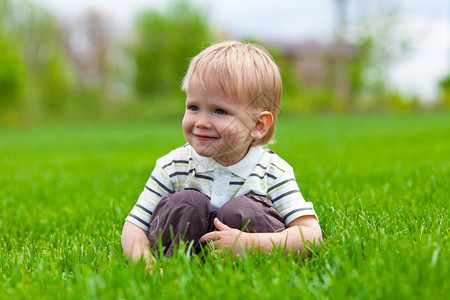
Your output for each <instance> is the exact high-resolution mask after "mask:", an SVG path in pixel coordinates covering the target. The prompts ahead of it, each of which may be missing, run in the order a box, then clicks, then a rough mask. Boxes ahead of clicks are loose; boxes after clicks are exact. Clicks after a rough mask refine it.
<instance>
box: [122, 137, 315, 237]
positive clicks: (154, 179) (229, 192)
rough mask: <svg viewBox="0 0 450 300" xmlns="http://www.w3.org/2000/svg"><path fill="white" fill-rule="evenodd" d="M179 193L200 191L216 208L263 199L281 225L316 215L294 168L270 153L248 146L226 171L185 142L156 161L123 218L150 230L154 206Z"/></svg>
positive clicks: (225, 168)
mask: <svg viewBox="0 0 450 300" xmlns="http://www.w3.org/2000/svg"><path fill="white" fill-rule="evenodd" d="M183 190H197V191H199V192H201V193H203V194H204V195H206V196H207V197H208V198H209V199H210V201H211V205H212V207H213V208H214V209H216V210H217V209H218V208H220V207H221V206H222V205H223V204H225V203H226V202H227V201H228V200H230V199H232V198H235V197H238V196H241V195H247V194H250V193H253V194H255V195H260V196H264V197H267V198H268V199H269V200H270V201H271V202H272V203H273V206H274V207H275V209H276V210H277V211H278V212H279V213H280V214H281V215H282V216H283V217H284V223H285V225H288V224H289V223H290V222H292V221H293V220H295V219H297V218H298V217H301V216H305V215H313V216H316V214H315V212H314V208H313V205H312V203H311V202H305V200H304V199H303V197H302V194H301V193H300V190H299V188H298V185H297V182H296V180H295V176H294V172H293V169H292V167H291V166H290V165H289V164H288V163H286V162H285V161H284V160H283V159H281V158H280V157H279V156H278V155H277V154H275V153H274V152H273V151H271V150H268V149H263V148H262V147H251V148H250V150H249V152H248V153H247V155H246V156H245V157H244V158H243V159H242V160H240V161H239V162H238V163H236V164H234V165H231V166H228V167H224V166H222V165H220V164H218V163H217V162H216V161H215V160H214V159H212V158H209V157H203V156H200V155H198V154H197V153H196V152H195V150H194V149H193V148H192V147H191V146H190V145H189V144H186V145H184V146H183V147H180V148H177V149H175V150H173V151H171V152H170V153H169V154H167V155H165V156H163V157H161V158H159V159H158V160H157V161H156V166H155V169H154V170H153V172H152V174H151V176H150V178H149V179H148V181H147V184H146V185H145V188H144V191H143V192H142V193H141V195H140V196H139V199H138V201H137V203H136V205H135V206H134V207H133V209H132V210H131V212H130V214H129V215H128V217H127V218H126V220H127V221H130V222H132V223H133V224H135V225H137V226H139V227H140V228H142V229H144V230H145V231H148V228H149V224H150V219H151V216H152V213H153V211H154V209H155V207H156V205H157V204H158V202H159V201H160V200H161V199H162V198H163V197H165V196H167V195H170V194H174V193H176V192H179V191H183ZM316 218H317V216H316Z"/></svg>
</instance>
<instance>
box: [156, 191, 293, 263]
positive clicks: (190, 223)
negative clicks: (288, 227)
mask: <svg viewBox="0 0 450 300" xmlns="http://www.w3.org/2000/svg"><path fill="white" fill-rule="evenodd" d="M216 217H217V218H218V219H219V220H220V221H221V222H222V223H224V224H226V225H228V226H230V227H232V228H236V229H239V230H242V229H243V230H245V231H247V232H276V231H280V230H283V229H284V228H285V226H284V223H283V217H282V216H281V215H280V214H279V213H278V212H277V211H276V210H275V208H274V207H273V205H272V203H271V202H270V201H269V200H268V199H266V198H264V197H261V196H256V195H246V196H239V197H236V198H233V199H231V200H229V201H228V202H227V203H225V204H224V205H223V206H222V207H221V208H219V209H218V210H217V211H214V209H213V208H212V206H211V203H210V201H209V199H208V197H206V196H205V195H203V194H202V193H200V192H197V191H192V190H185V191H181V192H178V193H175V194H172V195H169V196H167V197H164V198H163V199H161V201H160V202H159V203H158V205H156V208H155V211H154V212H153V215H152V219H151V223H150V228H149V232H148V239H149V241H150V245H151V246H152V248H153V249H155V250H157V251H158V250H159V247H160V246H162V247H163V253H164V255H165V256H171V255H172V254H173V252H174V249H175V248H176V247H177V245H178V244H179V242H180V239H181V240H183V241H185V242H192V251H193V252H195V253H199V252H200V251H201V247H202V245H201V243H200V241H199V240H200V237H202V236H203V235H204V234H206V233H208V232H211V231H214V230H215V227H214V223H213V221H214V218H216ZM244 227H245V228H244Z"/></svg>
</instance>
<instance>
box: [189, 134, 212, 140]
mask: <svg viewBox="0 0 450 300" xmlns="http://www.w3.org/2000/svg"><path fill="white" fill-rule="evenodd" d="M194 136H195V138H196V139H197V140H199V141H212V140H216V139H217V138H216V137H212V136H207V135H198V134H194Z"/></svg>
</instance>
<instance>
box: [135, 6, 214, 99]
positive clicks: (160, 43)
mask: <svg viewBox="0 0 450 300" xmlns="http://www.w3.org/2000/svg"><path fill="white" fill-rule="evenodd" d="M135 30H136V41H135V43H134V44H133V45H132V46H131V47H130V49H129V53H130V55H131V57H132V59H133V61H134V63H135V68H136V71H135V77H134V87H135V90H136V92H137V93H138V95H139V96H141V97H144V98H148V99H150V98H156V97H168V96H173V95H177V94H178V95H179V94H180V91H179V85H180V82H181V79H182V77H183V74H184V73H185V72H186V70H187V67H188V64H189V60H188V58H190V57H193V56H195V55H196V54H197V53H199V52H200V50H201V48H202V46H203V43H204V42H205V41H208V40H210V39H211V37H212V34H211V32H210V29H209V26H208V23H207V21H206V18H205V17H204V16H203V15H202V14H201V12H199V11H198V10H197V9H196V8H194V7H193V6H192V5H191V4H190V3H189V1H185V0H176V1H173V2H171V3H170V5H169V6H168V8H167V9H166V10H165V11H163V12H157V11H144V12H142V13H141V14H140V15H138V17H137V19H136V22H135Z"/></svg>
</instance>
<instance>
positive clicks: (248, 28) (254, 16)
mask: <svg viewBox="0 0 450 300" xmlns="http://www.w3.org/2000/svg"><path fill="white" fill-rule="evenodd" d="M33 2H35V3H38V4H40V5H42V6H44V7H45V8H47V9H49V10H50V11H51V12H53V13H54V14H55V15H56V16H58V17H59V18H62V19H76V18H77V17H79V16H81V15H82V14H83V13H85V12H87V11H89V10H96V11H98V12H100V13H102V14H104V15H106V16H108V17H110V18H111V20H113V22H114V24H115V26H117V28H118V30H126V28H129V27H130V25H131V23H132V20H133V17H134V16H135V15H136V13H139V12H140V11H142V10H143V9H146V8H155V9H163V8H164V7H165V6H166V5H167V3H168V2H169V1H168V0H127V1H123V0H64V1H61V0H33ZM191 2H192V3H193V4H194V5H196V6H198V7H199V8H200V9H202V10H203V11H204V12H205V13H206V15H207V16H208V17H209V20H210V23H211V25H212V26H214V27H215V28H220V29H222V30H224V31H227V32H229V33H230V34H231V35H232V36H233V37H234V38H237V39H239V38H246V37H254V38H256V39H259V40H271V41H273V40H278V41H290V42H301V41H306V40H318V41H329V40H331V38H332V36H333V34H334V33H335V28H336V18H335V14H334V11H335V7H334V4H335V1H334V0H277V1H274V0H191ZM347 3H348V8H349V12H348V15H349V18H350V19H352V18H353V17H355V16H356V15H358V14H357V13H355V12H356V11H362V10H361V9H363V10H364V11H372V10H375V11H380V10H379V9H378V10H377V9H374V7H375V6H374V5H378V6H379V5H383V6H385V5H390V7H386V8H383V9H385V11H388V10H389V8H391V9H394V10H395V11H396V20H397V24H398V30H399V34H400V35H401V36H402V37H406V38H407V40H409V41H410V50H409V51H408V52H407V53H405V54H403V55H401V56H400V57H399V58H398V60H396V63H394V64H393V65H392V66H391V67H390V68H389V70H388V79H389V84H390V86H391V87H394V88H397V89H398V90H400V91H401V92H402V93H404V94H407V95H419V96H420V97H422V98H423V99H424V100H426V101H427V100H432V99H434V98H435V97H436V95H437V82H438V81H439V80H440V79H441V78H442V77H443V76H444V75H446V74H448V73H450V1H448V0H393V1H385V0H384V1H383V0H365V1H364V0H347ZM363 3H364V4H363ZM387 3H389V4H387ZM382 11H383V10H382ZM359 15H360V14H359Z"/></svg>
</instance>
